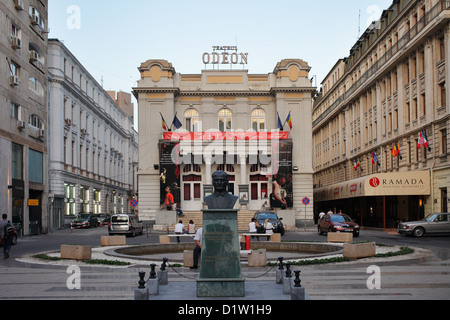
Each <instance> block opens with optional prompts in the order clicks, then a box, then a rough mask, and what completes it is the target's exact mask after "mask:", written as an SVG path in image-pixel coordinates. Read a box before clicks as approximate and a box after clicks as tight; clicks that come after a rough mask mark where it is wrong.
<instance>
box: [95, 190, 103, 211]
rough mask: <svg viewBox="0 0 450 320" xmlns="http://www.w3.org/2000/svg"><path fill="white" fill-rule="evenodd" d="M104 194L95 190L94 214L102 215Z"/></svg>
mask: <svg viewBox="0 0 450 320" xmlns="http://www.w3.org/2000/svg"><path fill="white" fill-rule="evenodd" d="M101 199H102V192H101V191H100V190H96V189H94V213H95V214H99V213H102V200H101Z"/></svg>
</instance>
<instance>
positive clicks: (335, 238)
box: [327, 232, 353, 243]
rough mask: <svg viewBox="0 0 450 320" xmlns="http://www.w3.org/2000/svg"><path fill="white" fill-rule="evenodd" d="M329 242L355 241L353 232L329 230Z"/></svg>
mask: <svg viewBox="0 0 450 320" xmlns="http://www.w3.org/2000/svg"><path fill="white" fill-rule="evenodd" d="M327 236H328V242H338V243H350V242H353V233H348V232H328V234H327Z"/></svg>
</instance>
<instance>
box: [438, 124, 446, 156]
mask: <svg viewBox="0 0 450 320" xmlns="http://www.w3.org/2000/svg"><path fill="white" fill-rule="evenodd" d="M447 150H448V149H447V129H443V130H441V150H440V151H441V154H442V155H447Z"/></svg>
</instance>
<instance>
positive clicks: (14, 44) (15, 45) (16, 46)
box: [11, 37, 22, 49]
mask: <svg viewBox="0 0 450 320" xmlns="http://www.w3.org/2000/svg"><path fill="white" fill-rule="evenodd" d="M11 46H12V47H13V49H20V48H22V40H20V38H18V37H13V38H12V41H11Z"/></svg>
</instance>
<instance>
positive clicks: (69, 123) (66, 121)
mask: <svg viewBox="0 0 450 320" xmlns="http://www.w3.org/2000/svg"><path fill="white" fill-rule="evenodd" d="M64 123H65V124H66V126H68V127H70V126H71V125H72V120H70V119H66V120H64Z"/></svg>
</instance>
